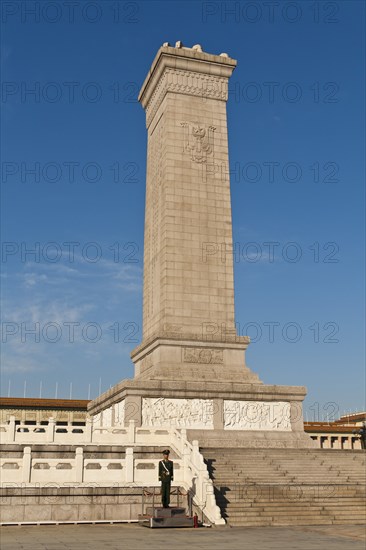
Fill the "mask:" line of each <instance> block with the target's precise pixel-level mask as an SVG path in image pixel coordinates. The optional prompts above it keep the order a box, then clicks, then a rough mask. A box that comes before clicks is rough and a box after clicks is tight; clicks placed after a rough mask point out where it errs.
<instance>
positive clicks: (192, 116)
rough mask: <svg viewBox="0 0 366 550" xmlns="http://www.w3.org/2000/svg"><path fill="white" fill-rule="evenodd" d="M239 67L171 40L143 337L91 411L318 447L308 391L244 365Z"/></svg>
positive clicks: (156, 139)
mask: <svg viewBox="0 0 366 550" xmlns="http://www.w3.org/2000/svg"><path fill="white" fill-rule="evenodd" d="M235 66H236V61H235V60H234V59H231V58H230V57H229V56H228V55H227V54H225V53H221V54H220V55H212V54H208V53H206V52H203V51H202V48H201V46H199V45H196V46H193V48H186V47H184V46H183V45H182V43H181V42H177V43H176V45H175V47H172V46H170V45H169V44H168V43H165V44H164V45H163V46H162V47H161V48H160V49H159V51H158V53H157V55H156V57H155V59H154V61H153V63H152V66H151V69H150V71H149V73H148V75H147V77H146V79H145V81H144V83H143V85H142V88H141V91H140V94H139V101H140V102H141V104H142V106H143V108H144V109H145V112H146V127H147V132H148V146H147V148H148V150H147V174H146V206H145V236H144V288H143V337H142V342H141V344H140V345H139V346H138V347H137V348H136V349H135V350H133V352H132V353H131V358H132V360H133V362H134V364H135V377H134V378H133V379H131V380H122V381H121V382H120V383H119V384H117V385H116V386H114V387H113V388H111V389H110V390H108V391H107V392H105V393H104V394H102V395H101V396H99V397H98V398H97V399H95V400H94V401H93V402H92V403H91V404H90V406H89V412H90V414H92V415H97V416H96V417H95V418H96V421H97V422H100V423H101V424H102V425H115V424H126V423H127V422H128V421H129V420H135V422H136V424H137V425H138V426H140V425H147V426H162V427H164V426H165V427H171V426H175V427H178V428H187V429H188V435H189V437H192V438H194V439H199V440H200V443H201V441H204V442H205V444H206V445H210V444H212V445H214V444H226V443H227V444H228V442H231V444H232V441H233V437H232V436H233V430H235V439H236V441H237V442H238V443H237V444H240V445H243V446H262V445H263V446H288V447H312V446H313V442H312V440H311V439H310V437H309V436H308V435H306V434H305V433H304V430H303V417H302V401H303V399H304V397H305V395H306V389H305V388H304V387H291V386H276V385H265V384H263V382H262V381H261V380H259V378H258V376H257V374H255V373H254V372H252V371H251V370H250V369H249V368H248V367H247V366H246V364H245V350H246V348H247V347H248V344H249V341H250V340H249V338H248V337H247V336H238V335H237V333H236V326H235V312H234V273H233V259H232V246H233V241H232V220H231V199H230V181H229V177H228V173H229V168H228V163H229V157H228V135H227V134H228V132H227V116H226V101H227V99H228V81H229V78H230V76H231V74H232V72H233V70H234V69H235ZM222 250H224V252H225V259H224V261H223V257H222V254H220V251H222ZM98 413H100V414H98Z"/></svg>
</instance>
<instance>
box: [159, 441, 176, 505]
mask: <svg viewBox="0 0 366 550" xmlns="http://www.w3.org/2000/svg"><path fill="white" fill-rule="evenodd" d="M169 453H170V451H169V449H165V450H164V451H163V460H160V462H159V481H161V503H162V505H163V507H164V508H169V502H170V485H171V482H172V481H173V461H172V460H169Z"/></svg>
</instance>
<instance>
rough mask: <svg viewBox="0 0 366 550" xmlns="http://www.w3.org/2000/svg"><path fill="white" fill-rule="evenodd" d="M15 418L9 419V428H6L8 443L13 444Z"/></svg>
mask: <svg viewBox="0 0 366 550" xmlns="http://www.w3.org/2000/svg"><path fill="white" fill-rule="evenodd" d="M15 433H16V432H15V416H11V417H10V418H9V427H8V434H7V435H8V437H7V439H8V443H13V442H14V441H15Z"/></svg>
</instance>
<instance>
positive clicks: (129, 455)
mask: <svg viewBox="0 0 366 550" xmlns="http://www.w3.org/2000/svg"><path fill="white" fill-rule="evenodd" d="M125 466H126V482H127V483H133V482H134V479H135V476H134V458H133V447H127V449H126V459H125Z"/></svg>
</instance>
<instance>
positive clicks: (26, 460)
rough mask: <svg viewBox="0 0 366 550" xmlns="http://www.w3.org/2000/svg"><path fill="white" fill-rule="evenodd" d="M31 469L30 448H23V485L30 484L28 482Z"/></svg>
mask: <svg viewBox="0 0 366 550" xmlns="http://www.w3.org/2000/svg"><path fill="white" fill-rule="evenodd" d="M31 468H32V450H31V448H30V447H24V451H23V469H22V478H23V483H30V481H31Z"/></svg>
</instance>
